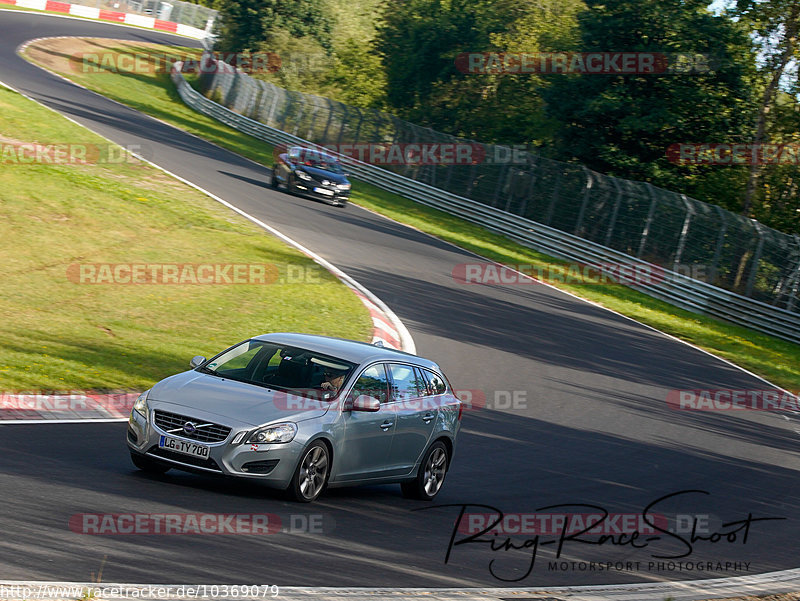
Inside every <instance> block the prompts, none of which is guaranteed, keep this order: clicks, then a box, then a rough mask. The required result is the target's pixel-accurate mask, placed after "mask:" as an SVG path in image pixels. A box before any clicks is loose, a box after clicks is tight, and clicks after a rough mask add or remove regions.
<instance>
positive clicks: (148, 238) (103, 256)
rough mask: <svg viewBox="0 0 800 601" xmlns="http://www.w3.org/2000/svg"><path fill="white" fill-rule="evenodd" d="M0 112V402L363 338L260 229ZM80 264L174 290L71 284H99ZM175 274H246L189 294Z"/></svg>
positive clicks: (97, 148)
mask: <svg viewBox="0 0 800 601" xmlns="http://www.w3.org/2000/svg"><path fill="white" fill-rule="evenodd" d="M0 113H1V114H2V115H3V117H2V121H3V130H2V135H1V136H0V146H2V148H3V154H2V159H1V160H2V163H3V166H2V168H1V169H0V249H1V252H2V256H3V257H4V261H3V263H2V264H0V279H1V280H2V282H3V294H2V295H1V296H0V316H1V317H2V321H3V328H2V329H0V348H2V350H3V353H2V358H0V391H6V392H15V391H37V392H47V391H68V390H119V389H134V390H135V389H144V388H146V387H148V386H150V385H152V384H153V382H154V381H156V380H159V379H161V378H163V377H165V376H167V375H169V374H172V373H176V372H178V371H183V370H184V369H186V368H187V366H188V361H189V358H190V357H192V356H193V355H196V354H202V355H210V354H213V353H215V352H216V351H219V350H221V349H223V348H225V347H227V346H229V345H230V344H233V343H235V342H238V341H239V340H242V339H245V338H247V337H249V336H252V335H256V334H260V333H264V332H269V331H303V332H310V333H317V334H327V335H334V336H343V337H347V338H355V339H359V340H366V339H368V337H369V334H370V332H371V321H370V318H369V315H368V312H367V311H366V309H365V307H364V306H363V305H362V304H361V302H360V301H359V299H358V298H357V297H356V296H355V295H354V294H353V293H352V292H351V291H350V290H349V289H348V288H347V287H345V286H344V285H343V284H341V283H340V282H339V281H338V280H337V279H336V278H334V277H333V276H332V275H330V274H329V273H328V272H327V271H325V270H323V269H322V268H320V267H319V266H317V265H316V264H315V263H313V262H312V261H311V260H310V259H308V258H307V257H305V256H304V255H302V254H301V253H299V252H298V251H296V250H294V249H291V248H289V247H287V246H286V245H285V244H284V243H282V242H280V241H278V240H277V239H275V238H273V237H272V236H269V235H265V232H264V231H263V230H262V229H261V228H259V227H257V226H256V225H254V224H251V223H250V222H248V221H246V220H243V219H242V218H241V217H239V216H238V215H236V214H234V213H232V212H231V211H229V210H228V209H226V208H224V207H222V206H221V205H219V204H218V203H216V202H215V201H213V200H211V199H210V198H208V197H207V196H205V195H204V194H202V193H200V192H198V191H196V190H194V189H192V188H190V187H188V186H186V185H184V184H182V183H180V182H178V181H177V180H175V179H173V178H172V177H169V176H167V175H166V174H164V173H163V172H161V171H159V170H157V169H155V168H153V167H151V166H149V165H147V164H144V163H141V162H139V161H138V160H136V159H134V158H133V157H130V156H121V155H120V154H119V149H117V150H116V151H115V150H114V147H110V146H109V144H108V143H107V142H106V141H105V140H104V139H102V138H100V137H98V136H96V135H94V134H92V133H91V132H89V131H88V130H86V129H84V128H82V127H80V126H78V125H76V124H74V123H72V122H70V121H68V120H66V119H64V118H62V117H60V116H58V115H56V114H55V113H53V112H52V111H50V110H48V109H45V108H44V107H41V106H39V105H37V104H35V103H33V102H31V101H30V100H28V99H26V98H24V97H22V96H20V95H19V94H16V93H14V92H12V91H10V90H8V89H6V88H0ZM25 143H38V144H42V145H47V144H71V145H73V148H74V149H77V151H78V152H77V153H76V154H74V155H73V156H75V157H76V158H80V157H81V156H86V157H87V163H84V164H81V163H74V164H73V163H63V162H59V163H52V164H47V163H46V161H44V162H43V161H40V162H36V161H34V162H31V163H28V162H25V161H27V159H28V157H30V156H32V155H30V154H25V153H24V151H23V150H22V149H23V147H22V146H20V145H21V144H25ZM84 153H85V155H84ZM43 156H53V155H43ZM94 158H98V160H97V161H94ZM90 163H94V164H90ZM89 264H94V265H95V269H96V264H113V265H117V264H123V265H130V264H143V265H157V264H166V265H167V266H178V267H176V269H180V270H181V271H180V272H179V273H181V274H183V275H184V276H186V279H185V280H184V282H185V283H183V284H180V283H166V284H156V283H153V284H127V285H125V284H122V283H121V282H123V281H124V279H125V277H126V275H127V272H126V271H120V272H119V279H115V277H116V276H113V275H110V276H109V274H110V273H111V272H109V273H108V274H106V275H107V276H109V277H107V278H106V279H105V280H104V282H105V283H81V282H82V281H83V282H95V281H98V282H99V281H101V278H99V277H98V278H96V279H95V278H83V279H82V278H81V276H80V273H81V272H80V268H79V266H80V265H84V266H86V265H89ZM185 264H194V265H197V264H209V265H228V264H231V265H244V266H251V265H254V266H256V268H255V269H256V271H255V272H253V277H251V276H250V271H249V267H245V268H244V269H245V270H246V271H245V272H244V274H245V275H244V276H243V277H240V278H239V280H240V281H241V282H244V283H238V284H232V283H230V284H226V283H225V282H226V281H227V282H232V281H233V277H234V275H235V274H234V272H233V271H232V269H233V268H231V269H230V270H229V271H227V272H224V271H220V275H219V277H217V276H215V278H216V279H217V280H218V281H219V282H222V283H220V284H202V283H191V282H192V281H193V280H192V277H191V276H192V271H190V270H189V269H188V268H186V267H184V265H185ZM258 266H264V267H263V273H264V274H265V277H263V278H262V277H259V273H260V272H259V271H258V270H259V269H260V268H259V267H258ZM91 269H92V268H91V267H86V271H85V272H84V273H85V274H88V273H91ZM240 269H242V268H240ZM95 273H97V274H98V276H99V274H100V273H102V272H100V271H96V272H95ZM210 273H211V272H209V271H208V270H206V271H204V272H200V271H197V272H194V275H195V276H200V279H203V278H208V277H209V275H210ZM226 276H227V277H226ZM109 280H111V282H113V283H110V282H109ZM262 282H263V283H262ZM270 282H272V283H270ZM265 283H267V284H269V285H265ZM309 307H314V310H313V311H311V310H309Z"/></svg>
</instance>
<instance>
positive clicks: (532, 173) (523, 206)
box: [517, 159, 539, 217]
mask: <svg viewBox="0 0 800 601" xmlns="http://www.w3.org/2000/svg"><path fill="white" fill-rule="evenodd" d="M532 160H533V161H536V159H532ZM529 167H530V169H529V170H528V172H527V173H528V177H530V179H529V180H528V192H527V194H523V196H522V200H521V201H520V204H519V210H518V211H517V215H519V216H520V217H525V212H526V211H527V210H528V202H529V201H530V199H531V197H532V196H533V191H534V189H535V187H536V177H537V176H538V175H539V169H538V166H537V165H536V164H535V163H534V164H531V165H529ZM523 173H524V172H523Z"/></svg>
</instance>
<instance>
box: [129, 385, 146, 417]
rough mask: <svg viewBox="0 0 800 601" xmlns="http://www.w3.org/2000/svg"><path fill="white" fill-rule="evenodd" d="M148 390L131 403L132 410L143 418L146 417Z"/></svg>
mask: <svg viewBox="0 0 800 601" xmlns="http://www.w3.org/2000/svg"><path fill="white" fill-rule="evenodd" d="M149 392H150V390H145V391H144V392H143V393H142V394H140V395H139V398H138V399H136V402H135V403H134V404H133V410H134V411H135V412H136V413H138V414H139V415H141V416H142V417H143V418H145V419H147V395H148V393H149Z"/></svg>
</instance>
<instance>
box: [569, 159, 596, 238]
mask: <svg viewBox="0 0 800 601" xmlns="http://www.w3.org/2000/svg"><path fill="white" fill-rule="evenodd" d="M582 169H583V172H584V174H585V175H586V188H585V189H584V191H583V202H581V208H580V211H578V220H577V221H576V222H575V230H574V231H573V233H574V234H575V235H576V236H580V234H579V232H580V231H581V227H582V226H583V216H584V215H585V214H586V205H587V204H589V196H590V195H591V193H592V172H591V171H589V170H588V169H587V168H586V167H582Z"/></svg>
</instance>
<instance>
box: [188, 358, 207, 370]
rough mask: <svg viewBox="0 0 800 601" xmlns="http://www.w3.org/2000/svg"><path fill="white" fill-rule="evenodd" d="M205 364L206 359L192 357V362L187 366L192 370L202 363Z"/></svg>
mask: <svg viewBox="0 0 800 601" xmlns="http://www.w3.org/2000/svg"><path fill="white" fill-rule="evenodd" d="M205 362H206V358H205V357H203V356H202V355H195V356H194V357H192V360H191V361H189V366H190V367H191V368H192V369H194V368H196V367H200V366H201V365H202V364H203V363H205Z"/></svg>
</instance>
